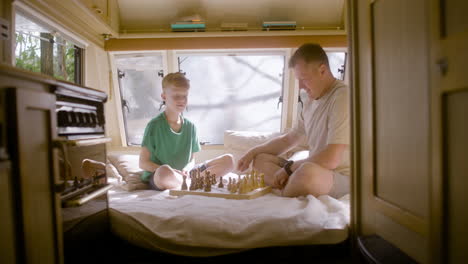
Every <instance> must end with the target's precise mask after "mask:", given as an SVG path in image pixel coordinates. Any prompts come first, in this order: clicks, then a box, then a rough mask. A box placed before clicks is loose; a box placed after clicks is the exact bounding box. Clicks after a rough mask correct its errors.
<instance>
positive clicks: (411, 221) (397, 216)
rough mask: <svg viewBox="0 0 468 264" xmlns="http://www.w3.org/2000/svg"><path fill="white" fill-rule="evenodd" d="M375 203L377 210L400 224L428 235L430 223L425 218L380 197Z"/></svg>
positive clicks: (425, 235) (375, 199) (376, 198)
mask: <svg viewBox="0 0 468 264" xmlns="http://www.w3.org/2000/svg"><path fill="white" fill-rule="evenodd" d="M373 204H374V208H375V210H377V211H379V212H380V213H382V214H384V215H386V216H388V217H390V218H391V219H393V220H394V221H396V222H397V223H398V224H401V225H402V226H404V227H406V228H408V229H410V230H412V231H414V232H416V233H418V234H420V235H422V236H424V237H427V236H428V224H427V222H426V221H424V220H423V219H421V218H419V217H417V216H415V215H413V214H411V213H410V212H408V211H405V210H402V209H401V208H399V207H397V206H395V205H393V204H391V203H389V202H387V201H385V200H383V199H381V198H378V197H375V198H374V200H373Z"/></svg>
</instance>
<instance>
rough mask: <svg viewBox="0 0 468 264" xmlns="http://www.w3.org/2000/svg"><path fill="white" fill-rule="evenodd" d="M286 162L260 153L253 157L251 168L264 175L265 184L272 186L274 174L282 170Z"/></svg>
mask: <svg viewBox="0 0 468 264" xmlns="http://www.w3.org/2000/svg"><path fill="white" fill-rule="evenodd" d="M285 163H286V160H285V159H283V158H280V157H278V156H275V155H271V154H266V153H261V154H258V155H257V156H255V159H254V161H253V165H252V166H253V168H254V169H255V170H257V171H258V172H261V173H263V174H264V175H265V178H264V179H265V184H266V185H270V186H272V185H273V180H274V179H273V177H274V176H275V173H276V172H277V171H278V170H280V169H282V167H283V166H284V164H285Z"/></svg>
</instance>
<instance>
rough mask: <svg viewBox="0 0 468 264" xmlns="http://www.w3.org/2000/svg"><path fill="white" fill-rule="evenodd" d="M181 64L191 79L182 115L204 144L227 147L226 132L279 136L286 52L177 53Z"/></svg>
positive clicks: (181, 69)
mask: <svg viewBox="0 0 468 264" xmlns="http://www.w3.org/2000/svg"><path fill="white" fill-rule="evenodd" d="M177 60H178V65H179V70H180V71H181V72H183V73H185V74H186V76H187V78H188V79H189V80H190V93H189V99H188V109H187V111H186V112H185V113H184V115H185V116H186V117H187V118H188V119H190V120H191V121H192V122H194V123H195V125H196V126H197V129H198V137H199V140H200V142H201V143H202V144H205V143H209V144H223V135H224V131H225V130H246V131H271V132H279V131H280V129H281V117H282V104H281V103H280V101H279V100H280V98H282V93H283V76H284V67H285V54H284V52H274V53H270V54H262V53H261V52H256V54H255V53H254V52H241V51H239V52H236V53H229V54H227V53H225V54H220V53H218V54H216V53H205V54H200V53H199V54H197V53H179V54H177ZM201 66H202V67H201Z"/></svg>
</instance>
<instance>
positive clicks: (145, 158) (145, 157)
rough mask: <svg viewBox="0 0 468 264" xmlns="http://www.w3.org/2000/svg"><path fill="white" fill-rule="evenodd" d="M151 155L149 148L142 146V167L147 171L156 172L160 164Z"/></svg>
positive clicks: (140, 164)
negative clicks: (153, 160) (152, 159)
mask: <svg viewBox="0 0 468 264" xmlns="http://www.w3.org/2000/svg"><path fill="white" fill-rule="evenodd" d="M150 157H151V153H150V151H149V150H148V148H147V147H141V151H140V162H139V166H140V169H142V170H145V171H150V172H154V171H156V170H157V169H158V168H159V165H158V164H156V163H154V162H152V161H151V159H150Z"/></svg>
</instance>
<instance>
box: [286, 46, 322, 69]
mask: <svg viewBox="0 0 468 264" xmlns="http://www.w3.org/2000/svg"><path fill="white" fill-rule="evenodd" d="M299 60H303V61H304V62H305V63H307V64H309V63H311V62H319V63H322V64H325V65H326V66H327V67H330V65H329V63H328V56H327V53H325V51H324V50H323V48H322V47H321V46H320V45H319V44H315V43H306V44H303V45H302V46H300V47H299V48H298V49H297V50H296V52H294V54H293V55H292V56H291V58H290V59H289V67H290V68H293V67H294V66H296V64H297V63H298V61H299Z"/></svg>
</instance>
